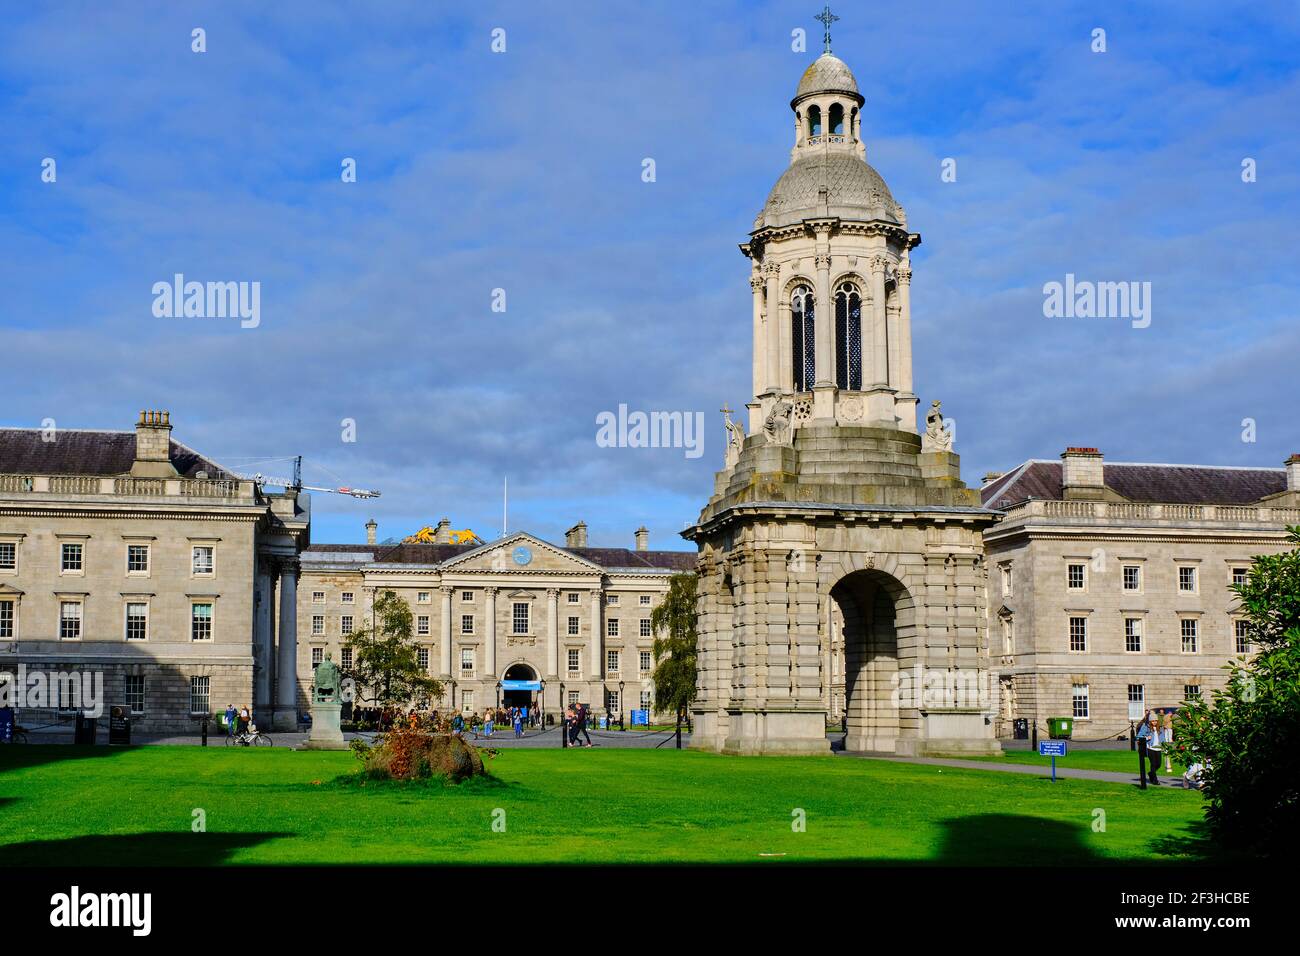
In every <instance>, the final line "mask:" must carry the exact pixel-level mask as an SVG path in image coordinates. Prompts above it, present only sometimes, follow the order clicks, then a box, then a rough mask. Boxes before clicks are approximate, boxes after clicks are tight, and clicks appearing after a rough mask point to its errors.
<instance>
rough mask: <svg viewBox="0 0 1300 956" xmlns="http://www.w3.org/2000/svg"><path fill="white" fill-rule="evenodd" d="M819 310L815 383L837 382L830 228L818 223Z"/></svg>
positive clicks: (828, 383) (815, 331) (817, 316)
mask: <svg viewBox="0 0 1300 956" xmlns="http://www.w3.org/2000/svg"><path fill="white" fill-rule="evenodd" d="M816 234H817V256H816V263H817V312H816V327H815V328H814V330H813V341H814V342H816V344H817V355H816V363H817V368H816V369H815V372H816V375H815V379H814V381H815V384H817V385H834V384H835V307H834V304H833V303H832V302H831V254H830V234H831V227H830V225H829V224H827V223H821V224H818V225H817V226H816Z"/></svg>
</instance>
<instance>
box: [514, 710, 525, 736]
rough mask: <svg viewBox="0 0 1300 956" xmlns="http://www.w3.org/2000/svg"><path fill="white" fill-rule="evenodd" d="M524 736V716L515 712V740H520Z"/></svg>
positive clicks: (519, 712)
mask: <svg viewBox="0 0 1300 956" xmlns="http://www.w3.org/2000/svg"><path fill="white" fill-rule="evenodd" d="M523 735H524V715H523V712H522V711H520V710H518V709H516V710H515V739H516V740H518V739H519V738H520V737H522V736H523Z"/></svg>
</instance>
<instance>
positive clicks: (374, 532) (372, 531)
mask: <svg viewBox="0 0 1300 956" xmlns="http://www.w3.org/2000/svg"><path fill="white" fill-rule="evenodd" d="M378 537H379V523H378V522H376V521H375V519H374V518H371V519H370V520H369V521H367V522H366V544H374V543H375V539H376V538H378Z"/></svg>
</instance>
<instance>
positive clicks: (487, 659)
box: [483, 588, 500, 683]
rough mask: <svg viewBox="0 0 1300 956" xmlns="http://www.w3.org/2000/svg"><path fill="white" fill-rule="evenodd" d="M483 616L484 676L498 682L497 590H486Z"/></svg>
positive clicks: (484, 590)
mask: <svg viewBox="0 0 1300 956" xmlns="http://www.w3.org/2000/svg"><path fill="white" fill-rule="evenodd" d="M483 594H484V595H485V598H484V606H483V616H484V618H485V620H484V622H483V670H484V671H485V673H484V676H485V677H486V678H487V679H488V680H490V681H492V682H493V683H495V682H496V680H497V678H498V677H499V676H500V675H499V674H497V588H484V589H483Z"/></svg>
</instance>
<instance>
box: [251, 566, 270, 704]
mask: <svg viewBox="0 0 1300 956" xmlns="http://www.w3.org/2000/svg"><path fill="white" fill-rule="evenodd" d="M256 595H257V598H256V600H257V611H256V613H255V615H254V617H253V711H254V715H255V716H264V715H266V714H269V713H270V712H271V711H272V710H273V704H274V701H273V700H272V696H271V681H272V676H273V675H274V674H275V628H274V621H275V577H274V576H273V575H272V573H271V563H270V561H269V560H268V559H266V558H261V559H259V560H258V562H257V590H256Z"/></svg>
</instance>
